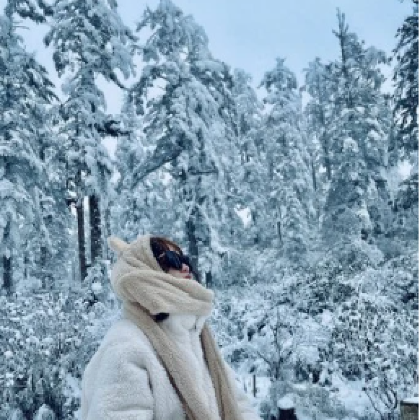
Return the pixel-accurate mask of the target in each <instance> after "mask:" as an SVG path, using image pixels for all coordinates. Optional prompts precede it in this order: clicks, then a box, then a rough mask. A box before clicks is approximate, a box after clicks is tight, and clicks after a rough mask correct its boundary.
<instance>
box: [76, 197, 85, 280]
mask: <svg viewBox="0 0 420 420" xmlns="http://www.w3.org/2000/svg"><path fill="white" fill-rule="evenodd" d="M76 212H77V239H78V245H79V268H80V281H82V282H83V281H84V279H85V278H86V275H87V265H86V248H85V214H84V208H83V198H81V199H80V200H79V202H78V203H77V204H76Z"/></svg>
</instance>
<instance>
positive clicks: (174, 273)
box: [167, 247, 193, 279]
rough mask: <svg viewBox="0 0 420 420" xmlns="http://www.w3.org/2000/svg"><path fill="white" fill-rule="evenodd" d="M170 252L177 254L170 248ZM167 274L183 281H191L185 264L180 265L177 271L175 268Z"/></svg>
mask: <svg viewBox="0 0 420 420" xmlns="http://www.w3.org/2000/svg"><path fill="white" fill-rule="evenodd" d="M170 249H171V251H175V252H177V250H176V249H174V248H172V247H170ZM167 273H168V274H170V275H171V276H174V277H179V278H184V279H192V278H193V277H192V274H191V271H190V267H188V265H187V264H182V267H181V268H180V269H179V270H176V269H175V268H170V269H169V270H168V271H167Z"/></svg>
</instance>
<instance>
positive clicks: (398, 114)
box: [393, 0, 419, 158]
mask: <svg viewBox="0 0 420 420" xmlns="http://www.w3.org/2000/svg"><path fill="white" fill-rule="evenodd" d="M412 1H413V4H414V6H413V14H412V15H410V16H408V17H406V18H405V20H404V22H403V24H402V25H401V27H400V28H399V29H398V31H397V35H396V36H397V38H398V43H397V46H396V48H395V49H394V53H395V55H396V58H397V66H396V68H395V71H394V77H393V80H394V83H395V108H394V114H395V119H396V122H397V128H398V137H399V149H400V155H401V157H402V158H410V157H411V155H412V153H414V154H417V152H418V105H419V76H418V74H419V73H418V72H419V22H418V19H419V6H418V0H412Z"/></svg>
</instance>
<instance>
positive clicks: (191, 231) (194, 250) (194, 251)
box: [185, 207, 198, 270]
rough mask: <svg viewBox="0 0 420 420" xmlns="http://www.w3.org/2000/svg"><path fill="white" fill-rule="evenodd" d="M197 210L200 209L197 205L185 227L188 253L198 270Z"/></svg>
mask: <svg viewBox="0 0 420 420" xmlns="http://www.w3.org/2000/svg"><path fill="white" fill-rule="evenodd" d="M197 211H198V210H197V208H196V207H195V208H194V209H193V211H192V212H191V215H190V217H189V219H188V220H187V222H186V224H185V228H186V236H187V240H188V255H189V257H190V259H191V262H192V264H193V267H195V268H196V269H197V270H198V241H197V235H196V229H195V223H196V215H197Z"/></svg>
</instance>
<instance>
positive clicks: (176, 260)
mask: <svg viewBox="0 0 420 420" xmlns="http://www.w3.org/2000/svg"><path fill="white" fill-rule="evenodd" d="M161 259H163V261H162V262H163V264H165V266H166V267H168V268H174V269H175V270H181V268H182V264H185V265H187V266H188V267H189V268H190V269H191V262H190V259H189V258H188V256H187V255H180V254H178V253H177V252H175V251H165V252H164V253H163V254H161V255H159V257H158V260H159V261H160V260H161Z"/></svg>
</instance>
